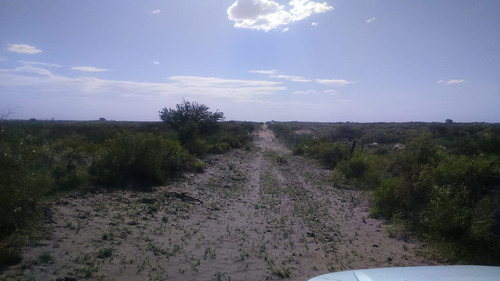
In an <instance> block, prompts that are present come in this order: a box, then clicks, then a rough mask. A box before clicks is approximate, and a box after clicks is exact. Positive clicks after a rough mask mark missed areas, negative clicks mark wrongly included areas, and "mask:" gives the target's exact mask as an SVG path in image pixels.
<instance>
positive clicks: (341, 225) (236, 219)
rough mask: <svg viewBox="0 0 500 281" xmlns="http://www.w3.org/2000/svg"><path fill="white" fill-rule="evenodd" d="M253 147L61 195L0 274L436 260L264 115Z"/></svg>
mask: <svg viewBox="0 0 500 281" xmlns="http://www.w3.org/2000/svg"><path fill="white" fill-rule="evenodd" d="M254 144H255V149H254V150H253V151H243V150H233V151H231V152H229V153H226V154H224V155H216V156H211V157H210V158H208V159H206V164H207V169H206V171H205V172H204V173H203V174H189V175H186V176H185V178H184V179H182V180H179V181H177V182H174V183H172V184H170V185H168V186H163V187H158V188H156V189H155V191H153V192H145V193H138V192H131V191H115V192H96V193H92V194H83V195H73V196H67V197H64V198H62V199H60V200H58V201H57V202H55V203H54V204H53V206H52V212H53V215H52V218H51V221H50V222H49V224H50V225H49V229H50V235H49V237H48V239H47V240H44V241H40V242H39V243H38V244H37V245H33V246H31V247H28V248H26V249H25V254H24V255H25V260H24V262H23V263H22V264H21V265H18V266H15V267H11V268H9V269H8V270H7V271H6V272H4V274H3V276H1V277H0V279H1V280H81V279H91V280H274V279H284V278H290V279H291V280H307V279H308V278H311V277H313V276H317V275H320V274H324V273H327V272H331V271H339V270H348V269H359V268H370V267H387V266H410V265H427V264H430V262H428V261H425V260H424V258H422V257H419V256H418V255H416V249H418V248H419V247H420V245H419V244H418V243H416V242H414V241H411V240H410V239H408V236H406V235H401V233H398V232H397V231H395V230H391V231H388V229H387V228H386V227H384V225H383V223H382V221H379V220H375V219H372V218H370V217H369V212H368V202H367V199H366V197H365V196H364V195H363V193H362V192H360V191H354V190H345V189H338V188H334V187H332V185H331V184H329V183H328V182H327V181H326V177H327V175H328V173H329V172H328V171H327V170H325V169H322V168H320V167H319V166H317V165H316V164H315V163H314V162H312V161H310V160H308V159H304V158H301V157H297V156H293V155H291V153H290V152H289V151H288V150H287V149H286V148H285V147H284V146H282V145H281V144H280V143H279V142H278V141H277V140H276V139H275V137H274V135H273V133H272V132H271V131H270V130H268V128H267V126H266V125H264V126H263V127H262V128H261V130H260V131H259V132H258V134H257V135H256V138H255V142H254Z"/></svg>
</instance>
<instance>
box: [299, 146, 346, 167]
mask: <svg viewBox="0 0 500 281" xmlns="http://www.w3.org/2000/svg"><path fill="white" fill-rule="evenodd" d="M305 154H306V155H307V156H310V157H312V158H315V159H317V160H319V161H320V163H321V164H323V165H324V166H325V167H326V168H329V169H334V168H335V167H336V166H337V164H338V163H339V162H340V161H342V160H344V159H346V158H347V157H348V156H349V149H348V148H347V147H346V146H345V145H342V144H340V143H332V142H329V141H327V140H324V139H323V140H320V141H311V142H309V145H308V146H307V148H306V149H305Z"/></svg>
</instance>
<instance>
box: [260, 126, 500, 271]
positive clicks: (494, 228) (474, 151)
mask: <svg viewBox="0 0 500 281" xmlns="http://www.w3.org/2000/svg"><path fill="white" fill-rule="evenodd" d="M270 128H271V129H273V130H274V132H275V133H276V134H277V135H278V136H279V137H280V139H281V140H282V141H283V142H285V143H286V144H288V145H289V146H290V147H291V148H292V149H293V151H294V153H295V154H298V155H305V156H308V157H312V158H315V159H317V160H319V162H320V163H321V164H323V165H324V166H325V167H326V168H329V169H332V172H331V176H330V177H331V180H332V182H333V183H334V184H335V185H337V186H340V187H344V188H362V189H366V190H369V191H370V192H371V194H372V195H373V204H372V215H373V216H375V217H383V218H386V219H388V220H394V221H402V222H403V223H404V224H405V226H406V227H407V228H409V229H410V230H412V231H413V232H414V233H416V234H418V235H419V236H420V237H421V238H422V239H424V240H425V241H427V242H429V243H431V244H433V245H435V246H436V248H437V249H439V250H440V252H441V253H442V254H443V255H444V257H445V258H447V259H449V260H451V261H453V262H459V263H478V264H498V263H499V262H500V127H499V126H498V125H496V124H457V123H445V124H443V123H441V124H438V123H404V124H390V123H388V124H376V123H374V124H354V123H348V124H346V123H339V124H310V123H309V124H307V123H272V124H270ZM305 130H307V132H309V133H308V134H303V133H302V132H304V131H305Z"/></svg>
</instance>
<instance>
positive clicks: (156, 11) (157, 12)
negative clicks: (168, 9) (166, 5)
mask: <svg viewBox="0 0 500 281" xmlns="http://www.w3.org/2000/svg"><path fill="white" fill-rule="evenodd" d="M160 12H161V11H160V10H154V11H153V12H152V13H153V14H155V15H156V14H159V13H160Z"/></svg>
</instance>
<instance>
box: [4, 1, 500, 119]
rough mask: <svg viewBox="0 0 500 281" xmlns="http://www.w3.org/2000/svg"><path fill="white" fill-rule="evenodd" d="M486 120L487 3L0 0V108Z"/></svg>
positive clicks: (52, 114)
mask: <svg viewBox="0 0 500 281" xmlns="http://www.w3.org/2000/svg"><path fill="white" fill-rule="evenodd" d="M183 99H187V100H191V101H197V102H199V103H204V104H206V105H208V106H209V107H210V108H211V109H212V110H216V109H219V110H220V111H222V112H224V114H225V116H226V118H227V119H228V120H249V121H269V120H279V121H295V120H297V121H322V122H342V121H353V122H380V121H382V122H406V121H439V122H443V121H444V120H445V119H447V118H450V119H453V120H454V121H457V122H483V121H484V122H500V1H496V0H440V1H435V0H408V1H401V0H343V1H333V0H327V1H310V0H293V1H279V0H238V1H236V0H203V1H199V0H196V1H195V0H182V1H177V0H163V1H156V0H148V1H135V0H134V1H132V0H120V1H111V0H102V1H88V0H72V1H63V0H51V1H41V0H18V1H14V0H8V1H5V0H0V110H2V111H3V112H6V110H7V109H10V110H12V111H13V112H14V113H13V114H11V115H10V116H9V117H10V118H15V119H28V118H37V119H52V118H55V119H59V120H96V119H98V118H100V117H104V118H106V119H108V120H130V121H143V120H153V121H154V120H159V118H158V111H159V110H161V109H162V108H164V107H173V106H175V104H177V103H179V102H181V101H182V100H183Z"/></svg>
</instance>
